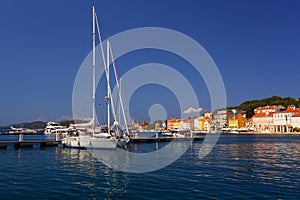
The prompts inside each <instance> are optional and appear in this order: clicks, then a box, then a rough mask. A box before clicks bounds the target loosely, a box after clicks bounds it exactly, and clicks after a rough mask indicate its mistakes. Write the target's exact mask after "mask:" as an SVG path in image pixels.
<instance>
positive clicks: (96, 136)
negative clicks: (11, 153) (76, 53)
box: [63, 6, 130, 149]
mask: <svg viewBox="0 0 300 200" xmlns="http://www.w3.org/2000/svg"><path fill="white" fill-rule="evenodd" d="M92 16H93V64H92V67H93V94H92V96H93V97H92V98H93V103H92V104H93V105H92V108H93V110H92V115H93V117H92V120H91V125H92V129H91V130H90V131H89V130H88V131H87V132H86V133H84V134H83V133H82V134H79V135H78V136H68V137H66V138H64V139H63V144H64V145H65V146H67V147H73V148H86V149H114V148H116V147H117V145H118V146H121V147H123V146H125V145H126V144H127V143H128V142H129V140H130V138H129V134H124V136H123V135H121V134H120V133H121V131H120V127H119V123H118V122H117V117H116V111H115V108H114V103H113V98H112V92H111V88H110V74H109V70H110V69H109V63H110V54H111V55H112V50H111V45H110V42H109V41H108V42H107V61H106V62H105V58H104V50H103V46H102V42H101V41H102V39H101V35H100V30H99V25H98V20H97V15H96V10H95V6H93V9H92ZM96 26H97V29H98V36H99V41H100V47H101V52H102V58H103V64H104V71H105V75H106V82H107V97H106V99H107V126H97V127H96V110H95V97H96V83H95V80H96V77H95V74H96V73H95V70H96V55H95V54H96V50H95V48H96V38H95V37H96ZM112 62H113V66H114V72H115V77H116V83H117V87H118V94H119V98H122V94H121V93H120V85H119V80H118V77H117V75H116V67H115V64H114V61H113V56H112ZM121 107H122V112H123V117H124V121H125V125H126V133H129V131H128V127H127V122H126V118H125V111H124V106H123V100H122V101H121ZM110 109H112V112H113V118H114V124H113V126H112V127H110V124H111V122H110ZM112 128H116V131H115V132H113V131H112Z"/></svg>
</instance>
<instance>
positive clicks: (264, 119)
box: [252, 112, 274, 133]
mask: <svg viewBox="0 0 300 200" xmlns="http://www.w3.org/2000/svg"><path fill="white" fill-rule="evenodd" d="M273 114H274V113H268V112H262V113H256V114H255V115H254V116H253V117H252V125H253V129H254V131H256V132H265V133H270V132H271V131H272V130H271V124H272V123H273Z"/></svg>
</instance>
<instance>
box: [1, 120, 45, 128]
mask: <svg viewBox="0 0 300 200" xmlns="http://www.w3.org/2000/svg"><path fill="white" fill-rule="evenodd" d="M11 126H13V127H14V128H30V129H41V128H45V127H46V122H42V121H35V122H24V123H20V124H11V125H7V126H1V127H0V129H9V128H10V127H11Z"/></svg>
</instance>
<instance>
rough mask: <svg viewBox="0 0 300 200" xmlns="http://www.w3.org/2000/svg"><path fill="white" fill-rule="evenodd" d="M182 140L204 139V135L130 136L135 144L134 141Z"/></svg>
mask: <svg viewBox="0 0 300 200" xmlns="http://www.w3.org/2000/svg"><path fill="white" fill-rule="evenodd" d="M173 140H175V141H184V140H189V141H191V140H194V141H199V140H204V136H193V137H152V138H146V137H134V138H130V142H132V143H134V144H136V143H151V142H171V141H173Z"/></svg>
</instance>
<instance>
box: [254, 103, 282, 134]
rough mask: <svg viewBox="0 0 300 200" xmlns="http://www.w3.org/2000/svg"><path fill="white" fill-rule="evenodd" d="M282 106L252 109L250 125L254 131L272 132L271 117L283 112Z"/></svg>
mask: <svg viewBox="0 0 300 200" xmlns="http://www.w3.org/2000/svg"><path fill="white" fill-rule="evenodd" d="M284 109H285V107H283V106H282V105H271V106H269V105H268V106H261V107H258V108H255V109H254V116H253V117H252V125H253V129H254V131H257V132H265V133H271V132H274V127H273V126H272V125H273V119H274V117H273V115H274V113H279V112H281V111H282V110H284Z"/></svg>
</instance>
